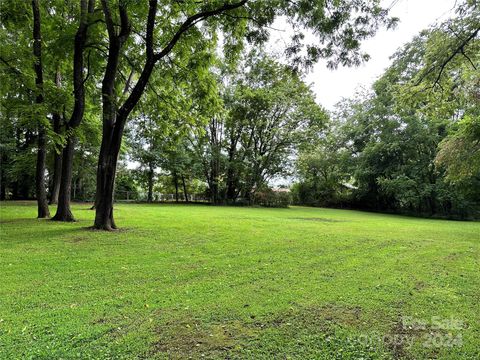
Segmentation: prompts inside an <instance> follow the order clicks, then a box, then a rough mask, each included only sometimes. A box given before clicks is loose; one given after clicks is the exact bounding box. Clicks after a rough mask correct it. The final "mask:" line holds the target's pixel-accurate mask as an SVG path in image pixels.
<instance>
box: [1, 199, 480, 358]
mask: <svg viewBox="0 0 480 360" xmlns="http://www.w3.org/2000/svg"><path fill="white" fill-rule="evenodd" d="M88 208H89V206H88V205H86V204H77V205H74V213H75V215H76V216H77V217H78V219H79V221H78V222H77V223H72V224H68V223H67V224H64V223H54V222H51V221H48V220H37V219H35V215H36V207H35V204H34V203H2V204H1V210H0V211H1V212H0V214H1V220H0V221H1V232H0V359H20V358H21V359H24V358H34V359H58V358H64V359H76V358H78V359H90V358H92V359H123V358H125V359H136V358H142V359H144V358H148V359H150V358H152V359H163V358H179V359H184V358H189V357H190V358H193V359H197V358H207V359H208V358H215V359H217V358H222V359H224V358H228V359H271V358H276V359H288V358H292V359H293V358H295V359H360V358H363V359H370V358H372V359H391V358H411V359H424V358H425V359H426V358H439V359H478V358H480V350H479V349H480V305H479V302H480V223H478V222H455V221H444V220H428V219H417V218H408V217H402V216H394V215H381V214H371V213H365V212H358V211H347V210H331V209H314V208H300V207H294V208H290V209H260V208H235V207H211V206H201V205H197V206H195V205H190V206H182V205H134V204H120V205H116V207H115V209H116V221H117V225H119V226H120V227H122V230H121V231H117V232H112V233H106V232H99V231H92V230H89V229H88V226H90V225H92V222H93V216H94V212H93V211H90V210H88ZM407 323H408V324H410V325H413V326H407V325H408V324H407Z"/></svg>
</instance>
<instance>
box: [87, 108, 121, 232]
mask: <svg viewBox="0 0 480 360" xmlns="http://www.w3.org/2000/svg"><path fill="white" fill-rule="evenodd" d="M105 110H106V109H105V108H104V114H103V116H104V123H103V136H102V145H101V147H100V155H99V157H98V167H97V192H96V196H95V222H94V225H93V226H94V228H95V229H98V230H108V231H111V230H115V229H116V228H117V226H116V225H115V221H114V218H113V193H114V190H115V175H116V172H117V160H118V154H119V152H120V146H121V143H122V135H123V126H122V125H121V124H124V123H125V122H124V121H119V120H118V119H117V120H115V116H114V117H113V118H110V119H108V118H107V117H108V115H109V113H105ZM110 114H111V113H110Z"/></svg>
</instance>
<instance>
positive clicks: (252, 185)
mask: <svg viewBox="0 0 480 360" xmlns="http://www.w3.org/2000/svg"><path fill="white" fill-rule="evenodd" d="M247 68H249V71H248V72H247V73H246V75H245V77H244V78H240V79H239V80H238V83H237V84H235V85H234V89H233V95H232V99H231V104H230V109H229V110H230V116H231V119H230V121H228V122H227V127H231V129H227V130H226V132H227V133H228V134H229V139H230V144H228V145H227V146H228V154H229V155H228V156H229V161H232V163H233V164H232V166H231V167H229V174H228V175H229V178H228V179H227V182H228V184H229V185H230V186H231V184H233V183H234V180H233V178H240V179H242V180H243V183H242V184H241V185H240V186H241V187H240V189H238V190H236V191H235V192H236V193H239V192H241V193H242V196H243V197H244V198H246V199H251V197H252V194H253V192H254V191H255V189H258V188H260V187H261V186H262V185H264V184H266V183H267V182H268V180H271V179H272V178H274V177H275V176H279V175H287V174H288V173H289V164H290V161H289V159H291V158H292V156H295V152H296V151H297V150H298V148H299V147H301V146H302V144H305V143H306V142H308V140H309V139H312V138H315V137H316V136H318V134H319V131H320V130H321V128H322V126H323V123H324V121H325V119H326V114H325V112H324V111H323V110H322V109H321V107H320V106H318V105H317V104H316V103H315V98H314V95H313V93H312V91H311V90H310V89H309V88H308V86H307V85H305V83H304V82H303V81H302V80H301V78H300V77H299V76H298V74H297V73H296V72H295V71H292V69H290V68H289V67H287V66H284V65H281V64H278V63H276V62H275V61H274V60H272V59H271V58H269V57H267V56H265V55H260V56H259V57H257V56H256V55H252V57H251V58H249V59H248V61H247ZM237 143H238V144H237ZM239 149H240V151H239ZM238 151H239V152H240V153H241V155H239V154H237V155H236V154H235V152H238ZM237 156H240V159H237V158H236V157H237ZM239 163H241V164H242V165H243V169H242V172H243V174H240V173H239V172H237V171H235V168H237V169H238V168H239V166H238V164H239ZM242 175H243V176H242ZM231 191H232V190H229V191H228V192H231ZM229 200H233V199H229Z"/></svg>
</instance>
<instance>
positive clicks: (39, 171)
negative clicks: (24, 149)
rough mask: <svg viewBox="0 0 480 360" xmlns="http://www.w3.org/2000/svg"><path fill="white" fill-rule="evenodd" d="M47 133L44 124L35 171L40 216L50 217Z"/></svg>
mask: <svg viewBox="0 0 480 360" xmlns="http://www.w3.org/2000/svg"><path fill="white" fill-rule="evenodd" d="M46 148H47V145H46V135H45V129H44V128H43V126H39V129H38V151H37V168H36V171H35V190H36V191H35V192H36V196H37V204H38V216H37V217H38V218H39V219H43V218H48V217H50V211H49V210H48V200H47V190H46V188H45V160H46V157H47V149H46Z"/></svg>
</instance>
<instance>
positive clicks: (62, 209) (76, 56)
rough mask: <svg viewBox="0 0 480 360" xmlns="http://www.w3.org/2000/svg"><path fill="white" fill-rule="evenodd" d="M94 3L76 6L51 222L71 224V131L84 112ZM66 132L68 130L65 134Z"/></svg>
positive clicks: (76, 125) (72, 140)
mask: <svg viewBox="0 0 480 360" xmlns="http://www.w3.org/2000/svg"><path fill="white" fill-rule="evenodd" d="M94 5H95V0H88V5H87V0H82V1H81V3H80V11H81V14H80V23H79V25H78V29H77V33H76V34H75V44H74V52H73V88H74V89H73V94H74V98H75V103H74V106H73V111H72V115H71V117H70V120H69V121H68V122H67V123H66V124H65V126H66V133H67V134H68V135H67V144H66V146H65V149H64V150H63V158H62V175H61V178H62V179H61V181H60V193H59V198H58V207H57V212H56V213H55V216H54V217H53V218H52V220H55V221H75V218H74V217H73V214H72V211H71V209H70V197H71V188H72V169H73V153H74V151H75V142H76V139H75V135H74V134H73V131H74V130H75V129H76V128H77V127H78V126H79V125H80V123H81V122H82V119H83V114H84V112H85V84H84V83H85V79H84V75H83V73H84V61H83V52H84V50H85V44H86V41H87V30H88V14H92V13H93V11H94ZM69 130H70V131H69Z"/></svg>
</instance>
